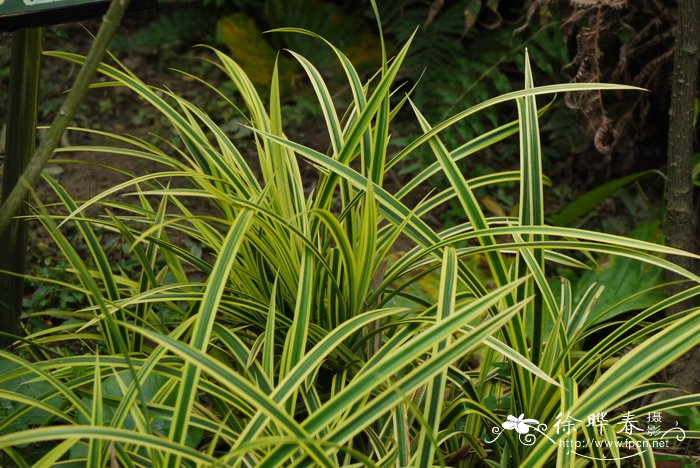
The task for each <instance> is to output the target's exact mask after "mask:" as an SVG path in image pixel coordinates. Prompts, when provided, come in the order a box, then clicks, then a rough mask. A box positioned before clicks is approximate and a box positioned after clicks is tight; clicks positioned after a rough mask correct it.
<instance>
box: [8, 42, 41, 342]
mask: <svg viewBox="0 0 700 468" xmlns="http://www.w3.org/2000/svg"><path fill="white" fill-rule="evenodd" d="M42 38H43V31H42V29H41V28H29V29H21V30H19V31H16V32H14V33H13V37H12V58H11V62H10V107H9V112H8V122H7V133H6V144H5V159H4V164H3V179H2V201H3V203H4V202H5V200H6V199H7V197H8V196H9V194H10V192H11V191H12V189H13V188H14V187H15V185H16V184H17V181H18V180H19V177H20V175H21V174H22V172H23V171H24V169H25V168H26V167H27V163H28V162H29V160H30V159H31V157H32V156H33V155H34V149H35V146H36V125H37V122H36V113H37V95H38V92H39V67H40V63H41V49H42ZM19 214H21V212H20V213H19ZM26 244H27V229H26V223H25V222H24V221H22V220H19V219H17V218H15V219H14V220H13V221H12V222H11V223H10V225H9V227H8V228H7V229H6V230H5V231H4V232H3V233H2V235H0V270H4V271H9V272H12V273H16V274H17V275H21V274H23V273H24V264H25V257H26ZM23 284H24V282H23V279H22V277H21V276H16V275H9V274H0V331H2V332H5V333H11V334H16V333H17V332H18V331H19V315H20V313H21V312H22V293H23ZM12 341H13V340H12V339H11V338H10V337H7V336H0V345H1V346H2V347H5V346H6V345H8V344H9V343H11V342H12Z"/></svg>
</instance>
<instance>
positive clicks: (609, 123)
mask: <svg viewBox="0 0 700 468" xmlns="http://www.w3.org/2000/svg"><path fill="white" fill-rule="evenodd" d="M552 6H556V7H558V9H559V11H560V12H561V15H562V16H563V18H564V19H563V22H562V26H561V28H562V31H563V32H564V33H565V35H566V36H567V37H569V39H570V40H572V41H573V40H574V38H575V44H576V54H575V56H574V58H573V60H572V61H571V62H570V63H569V64H568V65H567V66H565V67H564V72H565V73H567V74H568V75H569V76H570V77H571V81H572V82H603V81H605V82H621V83H626V84H633V85H636V86H640V87H643V88H647V89H649V90H652V91H655V93H654V94H651V95H650V94H649V93H639V94H636V95H632V94H630V93H627V94H624V95H617V94H610V93H608V94H605V95H603V94H601V93H600V92H589V93H577V94H570V95H568V96H566V104H567V106H569V107H570V108H572V109H576V110H578V111H579V112H580V113H581V114H582V115H583V116H584V117H585V119H586V122H587V124H588V127H589V131H590V133H591V142H592V144H593V146H594V147H595V149H596V150H597V151H598V152H599V153H601V154H602V155H604V156H605V161H606V162H607V163H608V164H610V165H613V162H614V163H615V164H614V165H615V166H616V167H618V168H619V169H620V170H621V171H625V170H629V169H630V168H631V166H633V165H634V153H635V147H634V145H635V144H636V143H637V142H638V140H639V135H640V134H641V132H642V131H643V130H642V129H643V128H644V127H645V125H647V124H648V123H649V117H650V114H649V113H650V111H651V110H652V109H653V108H654V106H653V105H652V102H651V100H650V99H657V100H658V99H660V98H661V97H662V96H664V95H665V94H667V89H666V88H668V76H669V73H670V71H671V70H670V66H669V64H670V63H671V61H672V57H673V50H672V44H673V26H674V25H675V20H676V10H675V8H672V7H670V6H669V5H667V4H666V3H664V2H662V1H660V0H635V1H633V2H632V1H628V0H559V1H555V0H533V1H531V2H530V3H529V5H528V10H527V13H526V21H525V26H527V24H529V22H531V21H532V20H533V18H534V17H535V15H536V14H537V13H538V12H539V11H540V10H542V9H543V8H545V7H552ZM525 26H524V27H525ZM521 29H522V28H521ZM650 96H652V97H651V98H650ZM657 107H658V106H657ZM656 124H658V122H656ZM613 154H615V155H616V158H615V159H617V161H614V160H613V159H612V156H613ZM617 156H619V157H617Z"/></svg>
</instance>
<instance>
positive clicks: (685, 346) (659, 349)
mask: <svg viewBox="0 0 700 468" xmlns="http://www.w3.org/2000/svg"><path fill="white" fill-rule="evenodd" d="M698 330H700V311H695V312H693V313H691V314H689V315H688V316H687V317H685V318H683V319H681V320H678V322H677V323H676V324H675V325H674V326H669V327H667V328H666V329H665V330H664V331H662V332H661V333H659V334H658V335H656V336H654V337H652V338H650V339H649V340H647V341H645V342H644V343H643V344H642V345H640V346H639V347H637V348H635V349H634V351H632V352H630V353H629V354H627V355H626V356H624V357H623V358H622V359H620V360H619V361H618V362H617V363H616V364H615V365H614V366H612V367H611V368H610V369H609V370H608V371H607V372H606V373H604V374H603V375H602V376H601V377H599V378H598V380H597V381H596V382H595V383H594V384H593V385H591V386H590V387H589V388H588V389H587V390H586V391H585V392H584V393H583V394H581V396H580V398H579V399H578V401H577V403H576V404H574V405H573V406H572V407H571V409H570V410H569V412H570V416H571V417H572V418H575V419H578V420H580V421H581V424H579V425H583V423H585V421H586V417H587V415H589V414H595V413H596V412H599V411H606V410H609V409H610V405H612V404H614V403H615V401H616V400H617V399H618V398H619V396H620V394H621V393H625V392H626V391H628V389H630V388H632V387H634V386H635V385H638V384H639V383H641V382H643V381H644V380H646V379H648V378H649V377H651V376H652V375H654V374H655V373H657V372H659V371H660V370H661V369H663V368H664V367H666V366H667V365H669V364H670V363H672V362H673V361H675V360H676V359H678V358H679V357H680V356H682V355H683V354H684V353H686V352H687V351H688V350H689V349H692V348H693V347H695V346H697V345H698V344H700V334H698ZM548 436H549V437H551V440H553V441H554V442H553V443H552V442H550V441H549V440H547V439H546V438H543V439H542V440H541V441H540V442H539V443H538V444H537V445H535V447H534V449H533V450H532V452H530V454H529V456H528V457H527V458H526V459H525V460H524V461H523V465H522V466H531V467H540V466H544V465H545V463H546V462H547V460H548V458H549V455H550V454H551V453H552V452H553V451H554V450H556V448H557V446H558V445H559V441H560V440H561V439H562V438H564V437H566V433H565V432H564V431H561V434H557V433H556V431H555V430H550V431H549V433H548Z"/></svg>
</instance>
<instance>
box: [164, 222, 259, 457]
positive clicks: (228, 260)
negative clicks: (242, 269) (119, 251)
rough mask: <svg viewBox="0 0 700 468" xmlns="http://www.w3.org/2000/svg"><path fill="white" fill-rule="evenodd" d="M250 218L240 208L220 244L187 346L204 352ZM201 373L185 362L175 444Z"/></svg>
mask: <svg viewBox="0 0 700 468" xmlns="http://www.w3.org/2000/svg"><path fill="white" fill-rule="evenodd" d="M252 220H253V212H252V211H250V210H245V211H242V212H241V213H240V214H239V215H238V217H237V218H236V220H235V221H234V222H233V224H232V225H231V228H230V229H229V232H228V234H227V235H226V239H224V242H223V245H222V246H221V250H220V251H219V257H218V258H217V259H216V263H215V264H214V269H213V270H212V272H211V274H210V275H209V278H208V280H207V286H206V289H205V291H204V296H203V297H202V302H201V304H200V306H199V310H198V312H197V314H198V318H197V321H196V322H195V324H194V327H193V330H192V338H191V339H190V345H191V346H192V347H193V348H195V349H197V350H200V351H205V350H206V349H207V346H208V345H209V336H210V335H211V330H212V328H213V326H214V320H215V319H216V313H217V310H218V308H219V303H220V302H221V295H222V294H223V292H224V289H225V287H226V284H227V282H228V278H229V275H230V272H231V268H232V267H233V262H234V260H235V259H236V254H237V253H238V249H239V248H240V246H241V244H242V243H243V239H244V237H245V235H246V231H247V230H248V228H249V227H250V224H251V222H252ZM200 372H201V370H200V368H199V367H197V366H194V365H192V364H190V363H189V362H188V363H186V364H185V368H184V370H183V376H182V382H181V384H180V393H179V395H178V400H177V404H176V408H177V411H175V416H176V417H175V420H174V421H173V425H172V426H171V428H170V439H171V440H173V441H175V442H177V443H181V444H183V443H184V442H185V439H186V437H187V426H188V424H189V420H190V415H191V413H192V406H193V404H194V400H195V397H196V396H197V390H198V387H197V381H198V380H199V374H200ZM166 464H167V465H168V466H172V467H177V466H178V465H179V464H180V460H179V457H175V458H170V459H167V460H166Z"/></svg>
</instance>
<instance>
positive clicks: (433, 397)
mask: <svg viewBox="0 0 700 468" xmlns="http://www.w3.org/2000/svg"><path fill="white" fill-rule="evenodd" d="M456 294H457V253H456V251H455V249H454V248H452V247H448V248H447V249H445V253H444V255H443V260H442V270H441V272H440V293H439V296H438V306H437V307H438V310H437V315H436V320H437V321H440V320H444V319H446V318H447V317H449V316H450V314H451V313H453V312H454V308H455V296H456ZM448 344H449V338H448V339H446V340H443V341H441V342H440V343H438V344H437V345H436V346H435V347H434V348H433V353H434V354H437V353H439V352H440V351H442V350H443V349H444V348H445V347H446V346H447V345H448ZM446 376H447V371H446V370H445V371H442V372H441V373H439V374H438V375H436V376H435V377H434V378H433V380H431V381H430V382H429V383H428V390H427V391H426V396H425V409H424V411H423V417H424V419H425V423H426V424H425V425H424V426H423V427H422V428H421V438H420V442H419V444H418V452H417V453H418V457H419V459H418V460H417V461H418V464H419V465H420V466H430V465H431V464H432V463H433V456H434V452H435V446H434V445H433V442H432V441H433V440H434V439H435V438H437V435H438V430H439V429H440V416H441V414H442V405H443V397H444V392H445V381H446ZM428 431H432V434H429V433H428Z"/></svg>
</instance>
